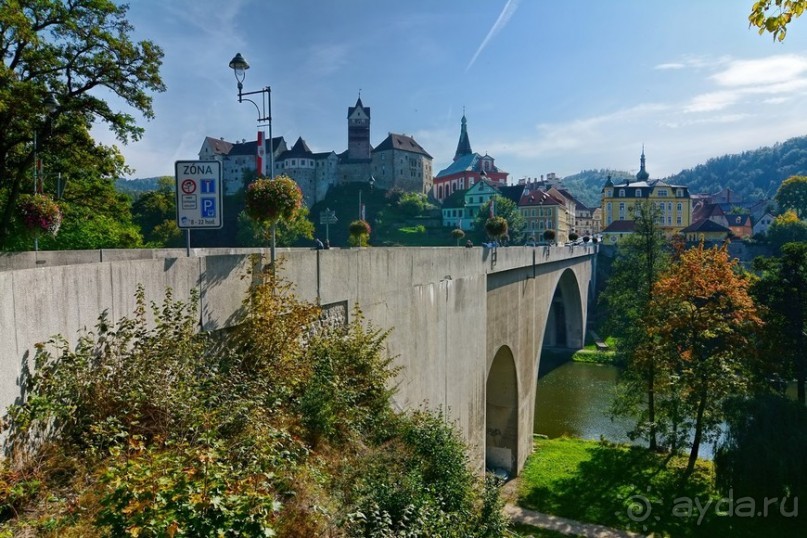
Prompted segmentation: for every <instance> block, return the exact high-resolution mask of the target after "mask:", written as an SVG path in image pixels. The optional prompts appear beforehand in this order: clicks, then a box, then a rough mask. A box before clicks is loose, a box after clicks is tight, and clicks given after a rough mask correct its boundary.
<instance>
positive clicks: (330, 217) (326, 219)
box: [319, 209, 339, 224]
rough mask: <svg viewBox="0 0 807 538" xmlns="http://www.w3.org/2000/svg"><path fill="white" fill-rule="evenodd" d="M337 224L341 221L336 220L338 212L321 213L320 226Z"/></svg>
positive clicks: (326, 211)
mask: <svg viewBox="0 0 807 538" xmlns="http://www.w3.org/2000/svg"><path fill="white" fill-rule="evenodd" d="M337 222H339V219H337V218H336V211H333V210H331V209H325V210H324V211H320V212H319V223H320V224H336V223H337Z"/></svg>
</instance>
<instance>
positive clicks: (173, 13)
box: [95, 0, 807, 181]
mask: <svg viewBox="0 0 807 538" xmlns="http://www.w3.org/2000/svg"><path fill="white" fill-rule="evenodd" d="M752 3H753V0H709V1H708V2H704V1H702V0H698V1H696V0H679V1H676V2H667V1H661V0H653V1H648V0H643V1H640V0H621V1H609V2H606V1H602V0H577V1H574V2H569V1H560V2H549V1H546V0H520V1H519V0H484V1H483V0H440V1H434V0H409V1H408V2H389V1H383V0H339V1H336V0H333V1H327V0H293V1H283V2H281V1H278V0H226V1H223V0H217V1H210V0H131V1H130V10H129V20H130V21H131V22H132V23H133V24H134V26H135V37H136V38H137V39H150V40H152V41H154V42H156V43H157V44H159V45H160V46H161V47H162V48H163V50H164V52H165V59H164V64H163V67H162V75H163V79H164V81H165V83H166V85H167V91H166V92H165V93H162V94H157V95H155V97H154V108H155V113H156V119H154V120H151V121H148V122H145V121H144V122H143V123H142V124H143V125H144V127H145V128H146V134H145V136H144V137H143V139H142V140H140V141H138V142H133V143H130V144H129V145H127V146H123V147H121V150H122V152H123V153H124V155H125V156H126V158H127V161H128V163H129V164H130V166H132V167H133V168H134V169H135V173H134V174H133V175H132V177H149V176H156V175H172V174H173V162H174V161H175V160H180V159H195V158H198V157H197V153H198V151H199V148H200V147H201V144H202V141H203V140H204V137H205V136H214V137H224V138H225V139H226V140H229V141H235V140H240V139H244V138H245V139H247V140H249V139H253V140H254V138H255V136H256V118H257V112H256V110H255V108H254V107H252V106H251V105H250V104H248V103H242V104H238V102H237V99H236V83H235V79H234V77H233V73H232V71H231V70H230V69H229V68H228V67H227V64H228V63H229V61H230V59H231V58H232V57H233V55H234V54H235V53H236V52H241V53H242V54H243V55H244V57H245V58H246V59H247V60H248V61H249V63H250V65H251V68H250V69H249V70H248V71H247V77H246V80H245V83H244V88H245V90H256V89H259V88H261V87H263V86H267V85H268V86H271V88H272V117H273V131H274V135H275V136H280V135H282V136H284V137H285V138H286V141H287V143H289V144H293V143H294V141H295V140H296V139H297V137H298V136H302V137H303V138H304V139H305V140H306V142H307V143H308V144H309V146H310V147H311V148H312V149H313V150H314V151H329V150H334V151H336V152H337V153H338V152H341V151H343V150H345V149H346V148H347V123H346V116H347V108H348V107H349V106H352V105H354V104H355V102H356V98H357V97H358V95H359V91H361V98H362V101H363V103H364V105H365V106H369V107H370V108H371V111H372V124H371V143H372V144H374V145H375V144H378V143H380V142H381V141H382V140H383V139H384V138H385V137H386V136H387V133H388V132H395V133H403V134H407V135H411V136H414V137H415V139H416V140H417V141H418V142H419V143H420V144H421V145H422V146H423V147H424V148H425V149H426V150H427V151H428V152H429V153H430V154H431V155H432V156H433V157H434V169H435V170H436V171H439V170H440V169H442V168H444V167H446V166H448V164H450V162H451V159H452V157H453V155H454V150H455V149H456V145H457V139H458V136H459V128H460V119H461V117H462V114H463V108H464V110H465V114H466V117H467V119H468V130H469V135H470V140H471V145H472V148H473V150H474V151H476V152H478V153H482V154H485V153H488V154H490V155H492V156H493V157H495V159H496V164H497V165H498V166H499V167H500V168H502V169H504V170H506V171H507V172H509V173H510V180H511V181H515V180H516V179H518V178H520V177H524V176H528V177H537V176H539V175H541V174H546V173H548V172H555V173H557V174H558V175H560V176H566V175H570V174H574V173H576V172H579V171H580V170H584V169H591V168H614V169H622V170H629V171H635V170H637V169H638V166H639V154H640V153H641V150H642V144H644V145H645V149H646V153H647V163H648V171H649V172H650V174H651V177H664V176H667V175H670V174H674V173H676V172H678V171H680V170H681V169H684V168H689V167H692V166H695V165H697V164H699V163H701V162H704V161H705V160H707V159H708V158H710V157H716V156H719V155H722V154H725V153H738V152H741V151H744V150H751V149H756V148H758V147H761V146H766V145H771V144H774V143H776V142H780V141H784V140H786V139H788V138H791V137H794V136H801V135H807V99H805V94H807V17H805V20H796V21H795V22H794V23H793V24H792V26H791V28H790V31H789V32H788V36H787V39H786V40H785V42H784V43H774V42H773V41H772V39H771V38H770V36H768V35H763V36H760V35H758V34H757V32H756V31H755V30H754V29H750V28H748V24H747V15H748V11H749V10H750V7H751V4H752ZM95 134H96V137H97V138H99V139H100V140H102V141H104V142H105V143H113V142H114V138H113V137H112V136H111V135H110V134H109V133H108V132H107V131H106V130H105V129H97V130H96V131H95Z"/></svg>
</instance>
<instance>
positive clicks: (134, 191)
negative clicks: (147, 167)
mask: <svg viewBox="0 0 807 538" xmlns="http://www.w3.org/2000/svg"><path fill="white" fill-rule="evenodd" d="M159 180H160V178H159V176H158V177H146V178H141V179H123V178H118V179H117V180H116V181H115V189H116V190H117V191H118V192H122V193H125V194H131V195H133V196H134V197H135V198H137V197H138V196H139V195H141V194H143V193H144V192H148V191H156V190H157V187H158V184H159Z"/></svg>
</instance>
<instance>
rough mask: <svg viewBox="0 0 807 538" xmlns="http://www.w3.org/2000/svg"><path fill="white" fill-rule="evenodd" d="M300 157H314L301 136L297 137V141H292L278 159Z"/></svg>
mask: <svg viewBox="0 0 807 538" xmlns="http://www.w3.org/2000/svg"><path fill="white" fill-rule="evenodd" d="M300 157H309V158H313V157H314V152H312V151H311V148H309V147H308V144H306V143H305V140H303V137H302V136H300V137H298V138H297V142H295V143H294V145H293V146H292V147H291V149H290V150H288V151H284V152H283V153H281V154H280V156H279V157H278V159H279V160H283V159H290V158H300Z"/></svg>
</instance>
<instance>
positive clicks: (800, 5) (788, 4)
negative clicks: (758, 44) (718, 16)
mask: <svg viewBox="0 0 807 538" xmlns="http://www.w3.org/2000/svg"><path fill="white" fill-rule="evenodd" d="M805 9H807V0H758V1H757V2H755V3H754V5H753V7H752V8H751V14H750V15H749V16H748V21H749V22H750V25H751V26H756V27H757V28H759V33H760V34H764V33H765V32H769V33H770V34H771V35H773V38H774V39H776V40H778V41H784V39H785V36H786V35H787V26H788V25H789V24H790V23H791V22H792V21H793V19H795V18H797V17H799V16H801V14H802V13H804V10H805Z"/></svg>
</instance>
